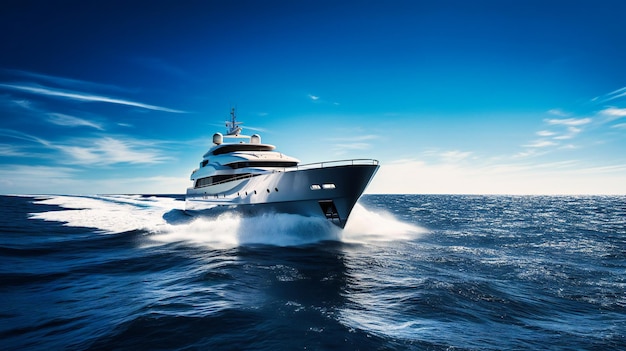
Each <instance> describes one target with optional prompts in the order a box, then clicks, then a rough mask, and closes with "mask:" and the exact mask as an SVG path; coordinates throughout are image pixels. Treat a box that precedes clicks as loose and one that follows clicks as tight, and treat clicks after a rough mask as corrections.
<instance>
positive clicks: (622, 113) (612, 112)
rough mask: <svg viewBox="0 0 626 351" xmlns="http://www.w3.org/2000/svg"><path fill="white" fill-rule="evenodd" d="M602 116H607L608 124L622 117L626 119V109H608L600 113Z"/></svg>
mask: <svg viewBox="0 0 626 351" xmlns="http://www.w3.org/2000/svg"><path fill="white" fill-rule="evenodd" d="M600 114H601V115H604V116H607V117H608V122H610V121H614V120H616V119H619V118H622V117H626V108H617V107H607V108H605V109H604V110H602V111H600Z"/></svg>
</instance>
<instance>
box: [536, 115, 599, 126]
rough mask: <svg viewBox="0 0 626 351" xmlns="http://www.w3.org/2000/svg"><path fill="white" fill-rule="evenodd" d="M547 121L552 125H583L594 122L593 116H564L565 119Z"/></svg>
mask: <svg viewBox="0 0 626 351" xmlns="http://www.w3.org/2000/svg"><path fill="white" fill-rule="evenodd" d="M545 122H546V123H548V124H550V125H564V126H582V125H585V124H589V123H591V122H592V119H591V118H588V117H587V118H564V119H546V120H545Z"/></svg>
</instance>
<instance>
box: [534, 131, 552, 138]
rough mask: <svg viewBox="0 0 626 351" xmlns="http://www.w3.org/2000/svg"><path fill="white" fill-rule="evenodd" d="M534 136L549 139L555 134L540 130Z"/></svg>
mask: <svg viewBox="0 0 626 351" xmlns="http://www.w3.org/2000/svg"><path fill="white" fill-rule="evenodd" d="M536 134H537V135H539V136H542V137H549V136H553V135H555V134H556V133H554V132H551V131H549V130H540V131H538V132H537V133H536Z"/></svg>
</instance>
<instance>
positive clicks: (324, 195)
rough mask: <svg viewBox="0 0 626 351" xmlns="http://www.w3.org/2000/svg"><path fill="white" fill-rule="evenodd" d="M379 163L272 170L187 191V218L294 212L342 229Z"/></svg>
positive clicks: (321, 165)
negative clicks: (229, 213) (221, 214)
mask: <svg viewBox="0 0 626 351" xmlns="http://www.w3.org/2000/svg"><path fill="white" fill-rule="evenodd" d="M378 167H379V166H378V162H377V161H373V160H372V162H370V163H368V164H354V163H353V164H348V165H338V166H326V167H324V164H319V166H318V167H316V168H308V169H307V168H304V169H301V168H297V169H291V170H289V169H285V170H281V171H268V172H267V173H262V174H259V175H254V176H251V177H249V178H244V179H239V180H233V181H229V182H224V183H220V184H215V185H210V186H205V187H200V188H188V189H187V196H186V198H185V210H186V211H187V212H188V213H189V214H192V215H193V214H208V215H211V214H218V213H222V212H223V211H225V210H226V211H228V210H234V211H240V212H243V213H244V214H253V215H254V214H259V213H264V212H277V213H292V214H299V215H303V216H311V217H321V218H327V219H328V220H330V221H331V222H332V223H334V224H335V225H337V226H339V227H341V228H343V227H344V226H345V225H346V222H347V220H348V217H349V216H350V212H351V211H352V208H353V207H354V205H355V204H356V202H357V200H358V199H359V197H360V196H361V194H362V193H363V191H364V190H365V188H366V187H367V185H368V184H369V182H370V180H371V179H372V177H373V176H374V174H375V173H376V171H377V170H378Z"/></svg>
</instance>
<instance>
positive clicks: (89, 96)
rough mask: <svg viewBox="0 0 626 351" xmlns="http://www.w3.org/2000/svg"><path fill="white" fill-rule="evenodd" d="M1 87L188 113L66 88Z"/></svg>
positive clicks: (66, 97) (67, 97) (36, 93)
mask: <svg viewBox="0 0 626 351" xmlns="http://www.w3.org/2000/svg"><path fill="white" fill-rule="evenodd" d="M0 88H4V89H10V90H17V91H24V92H27V93H31V94H35V95H43V96H52V97H60V98H65V99H70V100H77V101H89V102H105V103H110V104H118V105H126V106H133V107H139V108H143V109H147V110H154V111H163V112H171V113H186V112H185V111H181V110H174V109H171V108H167V107H162V106H156V105H149V104H144V103H141V102H135V101H130V100H124V99H117V98H112V97H107V96H101V95H92V94H88V93H82V92H73V91H66V90H60V89H54V88H49V87H41V86H28V85H18V84H0Z"/></svg>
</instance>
